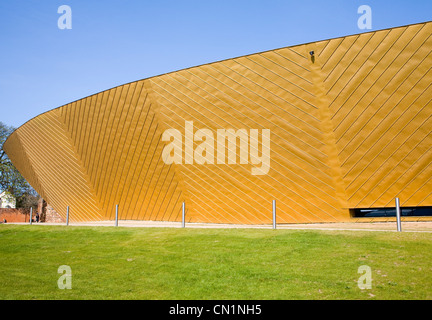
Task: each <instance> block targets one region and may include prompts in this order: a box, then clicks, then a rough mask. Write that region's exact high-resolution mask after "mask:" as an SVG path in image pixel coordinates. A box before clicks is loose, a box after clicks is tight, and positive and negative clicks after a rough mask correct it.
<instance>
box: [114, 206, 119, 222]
mask: <svg viewBox="0 0 432 320" xmlns="http://www.w3.org/2000/svg"><path fill="white" fill-rule="evenodd" d="M118 206H119V205H118V204H116V209H115V210H116V211H115V212H116V214H115V226H116V227H118Z"/></svg>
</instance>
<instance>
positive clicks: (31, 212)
mask: <svg viewBox="0 0 432 320" xmlns="http://www.w3.org/2000/svg"><path fill="white" fill-rule="evenodd" d="M32 222H33V207H30V224H32Z"/></svg>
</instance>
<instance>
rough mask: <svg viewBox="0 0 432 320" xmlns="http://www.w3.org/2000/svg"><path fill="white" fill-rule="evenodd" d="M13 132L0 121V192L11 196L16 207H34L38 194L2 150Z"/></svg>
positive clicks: (11, 128) (12, 128) (12, 129)
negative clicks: (5, 192)
mask: <svg viewBox="0 0 432 320" xmlns="http://www.w3.org/2000/svg"><path fill="white" fill-rule="evenodd" d="M14 130H15V128H14V127H10V126H7V125H5V124H4V123H3V122H1V121H0V146H1V149H0V190H3V191H7V192H9V193H10V194H11V195H13V196H14V197H15V198H16V199H17V207H24V206H25V207H29V206H34V203H36V205H37V199H38V198H39V196H38V194H37V193H36V191H35V190H34V189H33V188H32V187H31V186H30V184H29V183H28V182H27V181H26V180H25V179H24V177H23V176H22V175H21V174H20V173H19V171H18V170H17V169H16V168H15V166H14V165H13V163H12V162H11V161H10V159H9V157H8V156H7V154H6V152H5V151H4V150H3V144H4V143H5V141H6V139H7V138H8V137H9V135H10V134H11V133H12V132H13V131H14Z"/></svg>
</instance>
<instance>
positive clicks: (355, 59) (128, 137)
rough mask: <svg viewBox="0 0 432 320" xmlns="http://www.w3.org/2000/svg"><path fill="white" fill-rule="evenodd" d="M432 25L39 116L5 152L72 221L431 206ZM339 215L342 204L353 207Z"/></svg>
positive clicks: (280, 216) (355, 38) (256, 57)
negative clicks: (68, 212) (183, 212)
mask: <svg viewBox="0 0 432 320" xmlns="http://www.w3.org/2000/svg"><path fill="white" fill-rule="evenodd" d="M431 35H432V23H431V22H427V23H420V24H415V25H410V26H404V27H398V28H392V29H386V30H380V31H375V32H369V33H362V34H358V35H352V36H347V37H341V38H336V39H331V40H324V41H318V42H313V43H308V44H302V45H297V46H292V47H287V48H281V49H277V50H271V51H267V52H262V53H257V54H251V55H248V56H243V57H238V58H235V59H228V60H224V61H220V62H215V63H210V64H206V65H201V66H198V67H193V68H189V69H184V70H180V71H176V72H172V73H168V74H164V75H160V76H156V77H152V78H148V79H144V80H140V81H136V82H132V83H128V84H125V85H122V86H119V87H116V88H112V89H110V90H106V91H103V92H100V93H97V94H94V95H92V96H89V97H86V98H84V99H81V100H78V101H75V102H72V103H69V104H67V105H64V106H62V107H59V108H57V109H54V110H51V111H48V112H46V113H43V114H41V115H39V116H37V117H35V118H34V119H32V120H30V121H28V122H27V123H25V124H24V125H23V126H21V127H20V128H18V129H17V130H16V131H15V132H14V133H13V134H12V135H11V136H10V137H9V138H8V140H7V141H6V143H5V145H4V149H5V151H6V152H7V154H8V156H9V157H10V159H11V160H12V161H13V163H14V164H15V166H16V167H17V168H18V170H19V171H20V172H21V173H22V175H23V176H24V177H25V178H26V179H27V181H28V182H29V183H30V184H31V185H32V186H33V187H34V188H35V190H36V191H37V192H38V193H39V194H40V195H41V196H42V197H43V198H44V199H46V201H47V202H48V203H49V204H50V205H52V206H53V207H54V209H55V210H56V211H57V212H58V213H59V214H60V215H63V216H65V215H66V207H67V206H70V208H71V216H70V220H71V221H93V220H110V219H114V214H115V205H116V204H118V205H119V212H120V219H131V220H134V219H137V220H161V221H180V220H181V210H182V202H183V201H185V203H186V208H187V211H186V218H187V220H186V221H188V222H212V223H244V224H257V223H270V222H271V221H272V200H276V203H277V221H278V223H308V222H337V221H353V219H354V220H356V219H357V218H353V217H352V215H351V214H350V209H356V208H363V209H365V208H385V207H394V199H395V197H399V198H400V200H401V205H402V206H405V207H428V206H432V164H431V163H432V150H431V148H432V134H431V133H432V103H431V99H432V87H431V85H432V70H431V69H432V55H431V50H432V37H431ZM351 212H352V211H351Z"/></svg>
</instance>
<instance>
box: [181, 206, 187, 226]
mask: <svg viewBox="0 0 432 320" xmlns="http://www.w3.org/2000/svg"><path fill="white" fill-rule="evenodd" d="M185 211H186V205H185V202H184V201H183V204H182V228H184V227H185V226H186V223H185Z"/></svg>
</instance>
